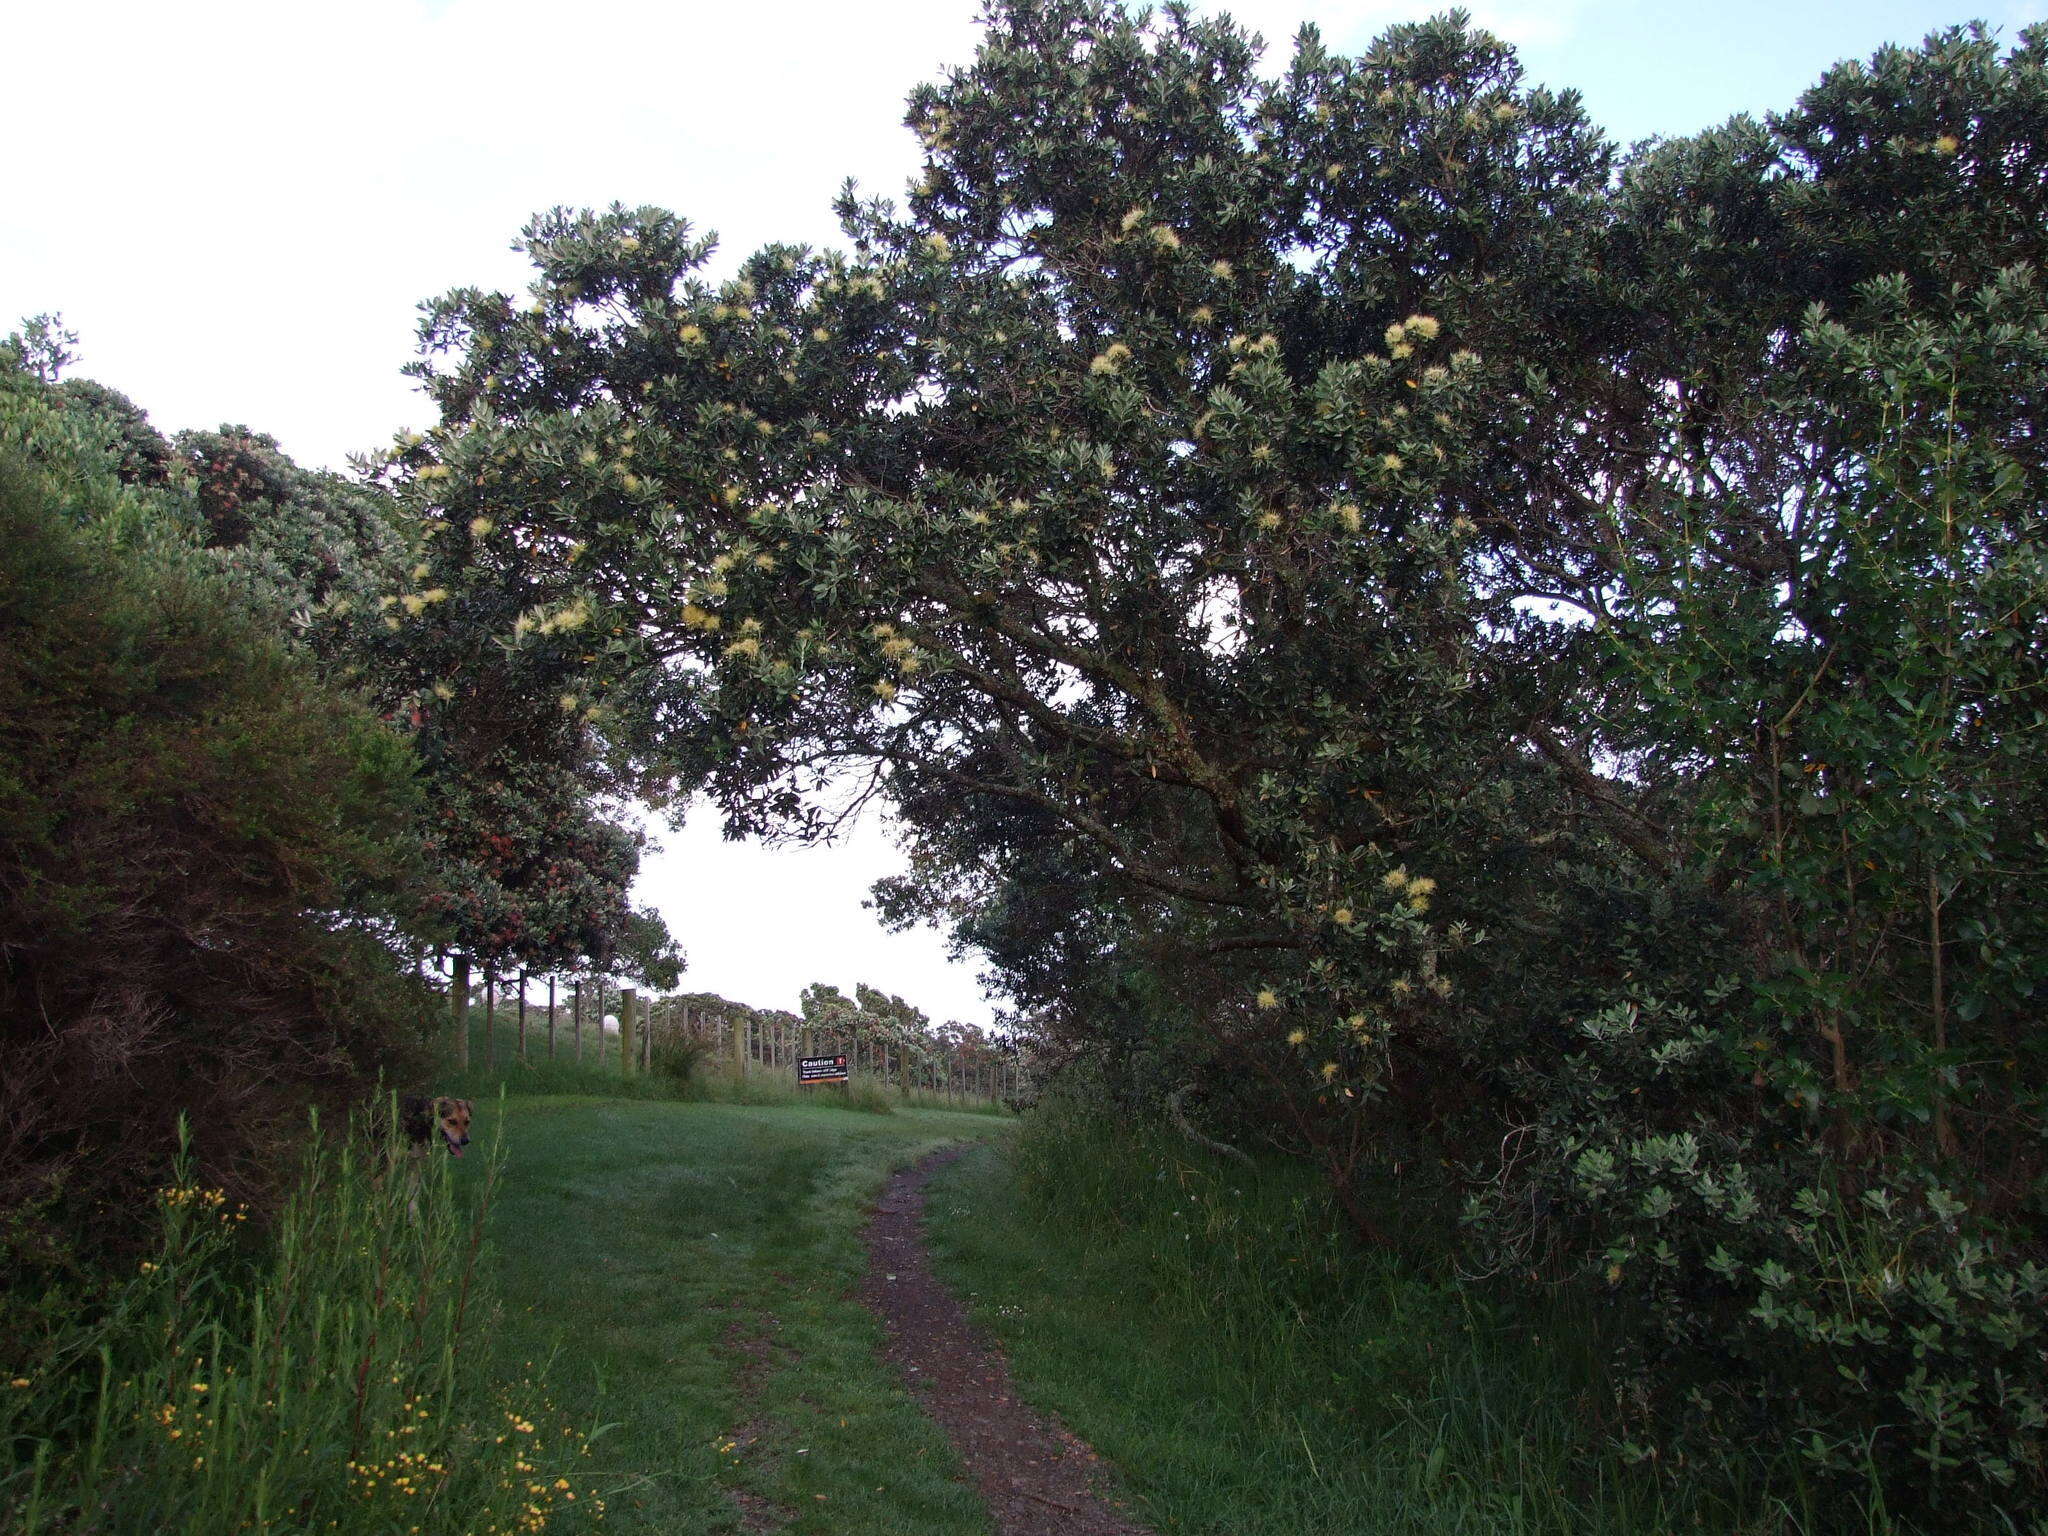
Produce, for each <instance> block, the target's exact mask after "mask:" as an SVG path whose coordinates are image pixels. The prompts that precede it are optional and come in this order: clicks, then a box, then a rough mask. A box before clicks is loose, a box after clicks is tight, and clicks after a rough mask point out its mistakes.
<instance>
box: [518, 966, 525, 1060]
mask: <svg viewBox="0 0 2048 1536" xmlns="http://www.w3.org/2000/svg"><path fill="white" fill-rule="evenodd" d="M519 1059H520V1060H521V1061H524V1060H526V972H524V971H521V972H520V973H519Z"/></svg>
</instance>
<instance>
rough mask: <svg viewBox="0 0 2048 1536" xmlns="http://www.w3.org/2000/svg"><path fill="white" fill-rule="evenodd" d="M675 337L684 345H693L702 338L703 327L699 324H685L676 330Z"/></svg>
mask: <svg viewBox="0 0 2048 1536" xmlns="http://www.w3.org/2000/svg"><path fill="white" fill-rule="evenodd" d="M676 339H677V340H679V341H681V342H682V343H683V345H684V346H686V347H694V346H696V345H698V344H699V343H700V342H702V341H703V340H704V328H703V327H702V326H701V325H686V326H684V327H683V328H682V329H681V330H679V331H677V332H676Z"/></svg>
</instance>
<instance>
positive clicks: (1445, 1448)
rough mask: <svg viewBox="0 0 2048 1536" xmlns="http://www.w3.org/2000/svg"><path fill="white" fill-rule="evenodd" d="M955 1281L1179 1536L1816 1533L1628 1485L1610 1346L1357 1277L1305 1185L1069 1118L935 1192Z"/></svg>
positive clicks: (1635, 1474)
mask: <svg viewBox="0 0 2048 1536" xmlns="http://www.w3.org/2000/svg"><path fill="white" fill-rule="evenodd" d="M929 1209H930V1215H929V1218H928V1221H929V1225H928V1231H929V1233H930V1235H931V1241H932V1245H933V1250H934V1259H935V1262H936V1264H937V1267H938V1268H939V1270H940V1272H941V1274H943V1275H945V1276H946V1277H947V1278H948V1279H949V1280H950V1281H951V1282H952V1283H953V1284H954V1285H955V1286H957V1287H958V1288H959V1290H960V1291H961V1292H962V1294H963V1295H964V1296H967V1297H968V1298H969V1300H970V1305H971V1306H972V1308H973V1310H974V1314H975V1316H976V1319H977V1321H978V1322H980V1323H981V1324H982V1325H983V1326H984V1327H986V1328H988V1329H989V1330H990V1331H991V1332H992V1333H993V1334H995V1335H996V1336H997V1337H998V1338H1000V1339H1001V1340H1002V1341H1003V1343H1004V1345H1005V1346H1006V1347H1007V1348H1008V1350H1009V1351H1010V1354H1011V1363H1012V1368H1013V1370H1014V1371H1015V1373H1016V1375H1017V1378H1018V1380H1019V1381H1020V1383H1021V1384H1022V1385H1023V1388H1024V1390H1025V1392H1026V1394H1027V1396H1029V1397H1030V1398H1031V1399H1032V1401H1033V1402H1034V1403H1036V1404H1037V1405H1038V1406H1040V1407H1042V1408H1046V1409H1049V1410H1051V1411H1053V1412H1055V1413H1057V1414H1058V1415H1059V1416H1060V1417H1061V1418H1062V1419H1063V1420H1064V1421H1065V1422H1066V1423H1067V1424H1068V1426H1069V1427H1070V1428H1072V1429H1073V1430H1074V1431H1075V1432H1076V1433H1078V1434H1079V1435H1081V1436H1082V1437H1083V1438H1084V1439H1086V1440H1088V1441H1089V1442H1090V1443H1091V1444H1092V1445H1094V1446H1095V1447H1096V1449H1097V1450H1099V1451H1101V1452H1102V1454H1103V1455H1104V1456H1106V1457H1108V1458H1109V1459H1110V1460H1111V1461H1113V1462H1114V1463H1116V1465H1117V1466H1118V1467H1119V1468H1120V1469H1121V1471H1122V1472H1123V1474H1124V1475H1125V1477H1126V1478H1127V1479H1128V1484H1129V1487H1130V1489H1131V1491H1132V1492H1133V1493H1134V1494H1135V1495H1136V1496H1137V1499H1138V1501H1139V1503H1140V1504H1141V1505H1142V1506H1143V1508H1144V1509H1145V1510H1146V1512H1147V1515H1148V1517H1149V1518H1150V1519H1151V1520H1152V1522H1153V1523H1154V1526H1155V1528H1156V1529H1157V1530H1159V1531H1160V1532H1162V1533H1167V1532H1172V1533H1190V1536H1195V1533H1200V1536H1373V1533H1380V1532H1386V1533H1394V1532H1400V1533H1402V1536H1452V1533H1457V1536H1482V1533H1483V1536H1539V1533H1540V1536H1651V1533H1658V1536H1662V1533H1667V1532H1674V1531H1687V1530H1706V1531H1713V1532H1720V1533H1725V1532H1737V1531H1740V1532H1758V1533H1761V1532H1780V1531H1794V1530H1799V1529H1802V1528H1803V1527H1802V1526H1801V1525H1800V1523H1799V1522H1797V1521H1795V1520H1793V1519H1792V1518H1791V1517H1790V1515H1789V1514H1788V1513H1787V1512H1786V1511H1785V1510H1784V1509H1783V1508H1782V1506H1779V1505H1778V1504H1776V1503H1775V1502H1774V1501H1773V1500H1771V1499H1769V1498H1766V1497H1763V1496H1761V1495H1759V1496H1758V1497H1756V1498H1753V1499H1747V1500H1739V1504H1740V1505H1742V1506H1746V1507H1730V1506H1729V1505H1727V1504H1724V1503H1721V1502H1718V1501H1717V1500H1716V1499H1714V1498H1710V1497H1708V1496H1707V1495H1706V1494H1704V1493H1703V1492H1700V1491H1698V1490H1694V1489H1690V1488H1688V1487H1686V1486H1685V1485H1683V1484H1679V1485H1677V1486H1674V1485H1673V1484H1672V1483H1670V1482H1669V1481H1664V1480H1659V1479H1657V1478H1656V1477H1654V1476H1652V1475H1651V1473H1650V1471H1649V1470H1648V1469H1644V1468H1639V1467H1629V1466H1626V1465H1623V1464H1622V1463H1621V1461H1620V1460H1619V1458H1618V1457H1617V1456H1616V1455H1614V1454H1612V1453H1611V1452H1609V1451H1608V1450H1606V1448H1605V1446H1604V1443H1603V1437H1602V1432H1601V1430H1600V1429H1599V1427H1598V1425H1597V1422H1596V1421H1597V1418H1598V1412H1599V1410H1600V1409H1601V1407H1602V1406H1603V1404H1602V1392H1603V1390H1604V1389H1603V1387H1602V1385H1601V1381H1600V1376H1599V1372H1598V1369H1597V1366H1596V1364H1595V1352H1594V1351H1593V1350H1592V1349H1591V1348H1590V1347H1588V1345H1587V1344H1586V1342H1585V1341H1586V1340H1587V1339H1588V1338H1589V1337H1590V1335H1591V1332H1592V1329H1593V1320H1592V1319H1591V1317H1590V1316H1588V1315H1586V1314H1585V1313H1584V1312H1579V1313H1576V1314H1575V1313H1574V1312H1573V1311H1572V1310H1571V1309H1569V1308H1565V1307H1561V1308H1560V1309H1559V1310H1558V1311H1557V1312H1556V1313H1555V1314H1554V1315H1553V1316H1551V1317H1548V1318H1545V1319H1542V1320H1536V1321H1532V1320H1530V1319H1527V1318H1516V1317H1513V1316H1510V1315H1509V1314H1507V1313H1505V1312H1504V1311H1501V1310H1497V1309H1495V1308H1493V1307H1491V1306H1489V1305H1488V1304H1487V1302H1486V1301H1485V1300H1484V1299H1483V1298H1482V1297H1481V1296H1480V1295H1479V1294H1478V1292H1477V1291H1476V1289H1475V1288H1472V1287H1461V1286H1460V1285H1458V1284H1457V1283H1455V1282H1454V1281H1453V1280H1452V1279H1451V1278H1450V1277H1448V1276H1444V1277H1441V1278H1438V1277H1432V1276H1430V1275H1428V1274H1426V1273H1419V1272H1417V1271H1416V1270H1415V1269H1414V1268H1412V1267H1403V1266H1400V1265H1397V1264H1394V1263H1392V1262H1390V1261H1385V1260H1381V1259H1378V1258H1375V1257H1373V1256H1370V1255H1366V1254H1361V1253H1359V1252H1357V1251H1356V1250H1355V1249H1354V1248H1353V1247H1352V1246H1351V1245H1350V1244H1349V1243H1348V1242H1346V1241H1345V1240H1344V1238H1343V1237H1342V1236H1341V1234H1340V1232H1339V1229H1338V1227H1337V1226H1336V1224H1335V1223H1334V1222H1333V1221H1332V1219H1331V1218H1330V1216H1329V1213H1328V1212H1327V1210H1326V1209H1325V1205H1324V1202H1323V1201H1322V1199H1321V1198H1320V1196H1319V1194H1318V1192H1317V1191H1316V1189H1315V1187H1314V1184H1313V1182H1312V1180H1310V1179H1308V1178H1306V1177H1304V1176H1301V1174H1300V1171H1299V1170H1290V1169H1286V1168H1260V1169H1258V1170H1251V1171H1248V1170H1245V1169H1242V1168H1239V1167H1236V1166H1234V1165H1231V1164H1227V1163H1224V1162H1222V1161H1221V1160H1220V1159H1216V1158H1213V1157H1211V1156H1209V1155H1208V1154H1206V1153H1203V1152H1201V1151H1199V1150H1197V1149H1195V1148H1193V1147H1192V1146H1190V1145H1189V1144H1188V1143H1187V1142H1185V1141H1184V1140H1182V1139H1180V1138H1177V1137H1174V1136H1172V1135H1170V1134H1167V1133H1152V1132H1148V1131H1145V1130H1141V1129H1129V1128H1112V1127H1107V1126H1105V1125H1103V1124H1101V1123H1099V1122H1094V1121H1089V1120H1086V1119H1083V1118H1080V1117H1078V1116H1073V1115H1062V1114H1060V1113H1059V1112H1058V1111H1057V1110H1051V1111H1045V1112H1041V1114H1040V1115H1039V1116H1036V1117H1034V1118H1033V1119H1032V1120H1031V1121H1029V1122H1027V1124H1026V1126H1025V1128H1024V1129H1023V1131H1022V1132H1020V1133H1019V1135H1017V1136H1014V1137H1010V1138H1006V1139H1005V1140H1004V1141H1003V1142H1002V1143H1000V1144H998V1145H997V1146H995V1147H991V1148H988V1149H986V1150H980V1151H977V1152H975V1153H972V1154H970V1155H969V1156H968V1157H966V1158H963V1159H962V1160H961V1161H960V1162H958V1163H956V1164H955V1165H954V1166H953V1167H951V1168H950V1169H947V1170H945V1171H944V1172H942V1173H941V1174H940V1175H939V1176H938V1177H937V1178H936V1179H935V1180H934V1181H933V1184H932V1188H931V1203H930V1208H929Z"/></svg>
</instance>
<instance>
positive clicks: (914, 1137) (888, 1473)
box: [487, 1097, 997, 1536]
mask: <svg viewBox="0 0 2048 1536" xmlns="http://www.w3.org/2000/svg"><path fill="white" fill-rule="evenodd" d="M505 1115H506V1120H505V1141H506V1145H507V1148H508V1162H507V1167H506V1176H505V1179H504V1181H503V1184H502V1185H501V1187H500V1191H499V1194H498V1198H497V1202H496V1205H495V1207H494V1209H493V1212H492V1225H491V1236H492V1239H493V1251H494V1252H495V1254H496V1281H497V1284H498V1286H499V1288H500V1291H501V1293H502V1294H503V1296H504V1297H505V1301H506V1322H505V1325H504V1327H503V1329H502V1331H501V1334H500V1337H499V1339H498V1341H497V1347H498V1354H499V1370H500V1372H501V1374H506V1375H509V1376H515V1377H516V1376H517V1375H519V1374H521V1373H523V1372H525V1371H526V1370H527V1368H528V1367H527V1362H528V1361H532V1362H533V1364H534V1368H536V1369H538V1368H541V1367H543V1366H545V1368H546V1370H547V1372H548V1376H549V1381H550V1385H551V1388H552V1391H553V1393H554V1397H555V1400H556V1402H557V1403H558V1404H559V1405H560V1406H561V1407H562V1408H563V1409H564V1411H567V1412H569V1413H571V1414H573V1415H575V1416H576V1418H577V1421H578V1422H579V1423H580V1424H581V1425H582V1426H583V1427H584V1428H585V1429H586V1430H587V1431H588V1432H589V1433H590V1435H591V1438H592V1454H591V1457H590V1461H589V1463H588V1464H589V1466H590V1467H591V1469H592V1476H593V1478H594V1480H595V1481H596V1483H597V1484H598V1486H599V1487H600V1488H601V1489H603V1491H604V1494H605V1498H606V1502H607V1506H608V1515H607V1521H606V1524H607V1528H608V1529H611V1530H615V1531H624V1532H634V1531H648V1532H653V1531H661V1532H673V1531H679V1530H688V1531H703V1532H724V1531H741V1530H748V1529H760V1528H786V1529H787V1530H788V1531H789V1532H791V1533H792V1536H828V1533H829V1536H862V1533H870V1532H871V1533H874V1536H885V1533H891V1536H893V1533H903V1536H985V1532H986V1530H987V1526H986V1522H985V1519H984V1517H983V1515H982V1511H981V1508H980V1504H979V1501H978V1500H977V1499H976V1498H975V1496H974V1495H973V1493H972V1492H971V1491H970V1490H968V1489H967V1488H966V1487H965V1486H963V1485H962V1484H961V1483H960V1482H959V1481H958V1477H959V1469H958V1467H957V1466H956V1465H955V1463H954V1461H953V1458H952V1455H951V1452H950V1451H949V1449H948V1448H947V1446H946V1444H945V1441H944V1438H943V1436H941V1435H940V1434H939V1432H938V1431H937V1429H936V1428H935V1427H934V1426H933V1425H932V1424H931V1423H930V1421H929V1420H928V1419H926V1418H925V1416H924V1415H923V1414H922V1413H921V1412H920V1411H919V1410H918V1409H917V1407H916V1405H915V1404H914V1403H912V1402H911V1401H910V1400H909V1398H908V1397H907V1396H906V1395H905V1394H904V1393H903V1391H902V1390H901V1389H900V1387H899V1386H898V1385H897V1384H896V1383H895V1382H894V1381H893V1380H892V1379H891V1378H890V1377H889V1375H888V1374H887V1372H886V1370H885V1368H884V1367H883V1366H882V1365H881V1363H880V1361H879V1359H878V1357H877V1353H876V1348H877V1344H878V1342H879V1329H878V1325H877V1324H876V1322H875V1320H874V1318H873V1317H872V1316H871V1315H870V1314H869V1313H868V1312H867V1311H866V1309H865V1308H863V1307H862V1306H861V1305H860V1304H859V1302H858V1300H857V1299H855V1296H854V1294H853V1293H854V1288H855V1285H856V1281H857V1278H858V1276H859V1273H860V1269H861V1265H862V1262H863V1257H864V1256H863V1253H862V1250H861V1247H860V1243H859V1239H858V1233H859V1228H860V1224H861V1222H862V1221H863V1219H864V1218H865V1216H866V1213H867V1209H868V1205H869V1203H870V1201H871V1199H872V1197H873V1195H874V1193H875V1191H876V1190H877V1189H878V1188H879V1187H880V1186H881V1184H882V1182H883V1181H884V1179H885V1178H886V1177H887V1175H888V1173H889V1171H890V1170H891V1169H892V1168H894V1167H897V1166H900V1165H902V1164H903V1163H905V1162H908V1161H911V1160H912V1159H914V1158H915V1157H916V1156H918V1155H919V1154H921V1153H922V1152H923V1151H925V1150H927V1149H929V1148H931V1147H934V1146H938V1145H942V1144H944V1143H946V1142H948V1141H953V1140H958V1139H961V1138H964V1137H976V1136H985V1135H988V1134H989V1133H990V1132H991V1131H993V1130H995V1129H996V1128H997V1127H996V1123H995V1122H992V1121H991V1120H990V1118H989V1117H987V1116H984V1115H959V1114H947V1113H943V1112H934V1111H900V1112H897V1113H893V1114H873V1113H861V1112H859V1111H849V1110H845V1109H839V1108H833V1107H819V1106H815V1105H810V1106H801V1107H794V1108H791V1107H760V1106H745V1105H731V1104H706V1103H674V1102H668V1103H664V1102H655V1101H631V1100H620V1099H598V1098H588V1097H553V1098H512V1099H508V1100H507V1101H506V1107H505ZM487 1118H488V1112H487ZM750 1516H751V1519H750ZM784 1522H786V1523H784Z"/></svg>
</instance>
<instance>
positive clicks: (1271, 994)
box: [1257, 987, 1280, 1009]
mask: <svg viewBox="0 0 2048 1536" xmlns="http://www.w3.org/2000/svg"><path fill="white" fill-rule="evenodd" d="M1257 1001H1258V1005H1259V1006H1260V1007H1261V1008H1268V1009H1271V1008H1278V1007H1279V1006H1280V994H1279V993H1277V992H1275V991H1274V990H1273V989H1272V988H1271V987H1262V988H1260V989H1259V995H1258V999H1257Z"/></svg>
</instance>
